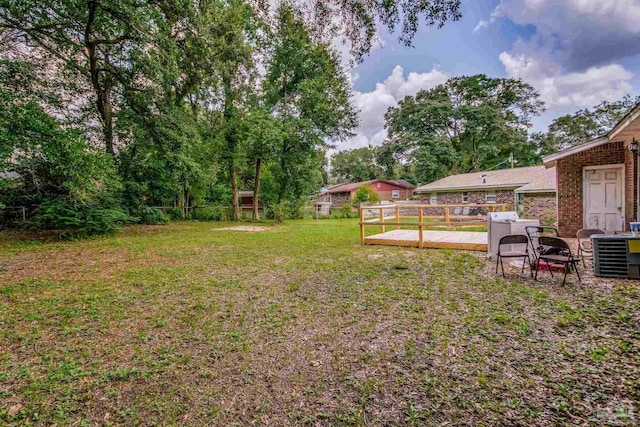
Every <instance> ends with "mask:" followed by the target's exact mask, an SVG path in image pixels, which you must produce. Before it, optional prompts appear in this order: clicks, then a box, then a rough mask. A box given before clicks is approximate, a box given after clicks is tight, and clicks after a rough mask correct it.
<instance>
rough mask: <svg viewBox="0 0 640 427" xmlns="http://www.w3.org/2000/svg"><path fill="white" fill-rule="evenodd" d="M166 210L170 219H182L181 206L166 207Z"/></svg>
mask: <svg viewBox="0 0 640 427" xmlns="http://www.w3.org/2000/svg"><path fill="white" fill-rule="evenodd" d="M166 211H167V216H168V217H169V219H170V220H171V221H182V220H183V219H184V218H183V217H182V213H183V211H182V208H167V209H166Z"/></svg>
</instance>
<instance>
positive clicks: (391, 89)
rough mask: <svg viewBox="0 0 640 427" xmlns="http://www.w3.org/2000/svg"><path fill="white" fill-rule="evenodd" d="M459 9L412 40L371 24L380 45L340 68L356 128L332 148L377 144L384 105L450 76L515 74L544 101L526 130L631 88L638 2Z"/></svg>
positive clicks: (635, 80)
mask: <svg viewBox="0 0 640 427" xmlns="http://www.w3.org/2000/svg"><path fill="white" fill-rule="evenodd" d="M462 14H463V17H462V19H461V20H459V21H456V22H448V23H447V24H446V25H445V27H444V28H442V29H437V28H428V27H422V28H420V30H419V31H418V33H417V34H416V36H415V38H414V39H413V46H412V47H405V46H404V45H403V44H402V43H400V42H399V41H398V34H395V35H394V34H389V33H388V32H387V31H386V30H385V29H381V31H380V34H379V37H380V41H381V43H380V46H378V47H376V48H374V49H373V50H372V51H371V53H370V54H369V55H368V56H367V57H365V58H364V61H362V62H361V63H360V64H358V65H357V66H355V67H353V68H352V69H350V74H351V79H352V84H353V102H354V104H355V106H356V108H357V109H358V110H359V118H360V126H359V127H358V129H357V131H356V136H355V137H353V138H350V139H349V140H346V141H341V142H339V143H338V144H337V148H338V149H339V150H347V149H352V148H358V147H365V146H368V145H374V146H376V145H380V144H382V142H383V141H384V140H385V138H386V131H385V130H384V113H385V112H386V111H387V109H388V108H389V107H392V106H395V105H397V103H398V101H399V100H401V99H403V98H404V97H405V96H407V95H415V94H416V93H417V92H418V91H419V90H422V89H427V90H428V89H431V88H433V87H435V86H437V85H439V84H442V83H444V82H446V81H447V79H448V78H449V77H454V76H461V75H472V74H480V73H484V74H487V75H488V76H491V77H512V78H522V79H523V80H524V81H525V82H527V83H529V84H530V85H532V86H533V87H534V88H535V89H536V90H537V91H538V92H539V93H540V96H541V99H542V100H543V101H544V102H545V104H546V112H545V113H544V114H543V115H541V116H540V117H537V118H536V119H535V120H534V124H533V129H532V130H536V131H537V130H540V131H544V130H546V128H547V126H548V124H549V123H550V122H551V121H552V120H553V119H554V118H555V117H558V116H561V115H564V114H568V113H573V112H575V111H576V110H578V109H580V108H588V107H592V106H594V105H596V104H598V103H600V102H602V101H605V100H606V101H616V100H618V99H620V98H622V97H623V96H624V95H625V94H632V95H636V94H638V93H640V74H639V73H637V72H636V70H638V66H639V65H640V0H462Z"/></svg>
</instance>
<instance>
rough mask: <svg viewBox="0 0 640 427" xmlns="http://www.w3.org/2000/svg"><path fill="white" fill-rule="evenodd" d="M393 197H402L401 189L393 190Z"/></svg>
mask: <svg viewBox="0 0 640 427" xmlns="http://www.w3.org/2000/svg"><path fill="white" fill-rule="evenodd" d="M391 198H392V199H399V198H400V190H391Z"/></svg>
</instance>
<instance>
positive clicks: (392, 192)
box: [318, 179, 416, 208]
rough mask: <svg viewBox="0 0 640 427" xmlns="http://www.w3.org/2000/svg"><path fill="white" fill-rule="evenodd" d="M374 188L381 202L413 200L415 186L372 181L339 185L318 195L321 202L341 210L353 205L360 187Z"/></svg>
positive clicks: (385, 180) (379, 180) (395, 182)
mask: <svg viewBox="0 0 640 427" xmlns="http://www.w3.org/2000/svg"><path fill="white" fill-rule="evenodd" d="M365 185H367V186H369V187H370V188H372V189H373V190H374V191H375V192H376V193H378V196H380V200H381V201H397V200H411V198H412V197H413V190H414V189H415V188H416V186H415V185H413V184H411V183H410V182H407V181H405V180H402V179H397V180H388V179H372V180H370V181H363V182H354V183H347V184H337V185H332V186H329V187H327V188H325V189H323V191H322V192H321V193H320V194H318V201H319V202H331V207H332V208H340V207H342V206H344V205H346V204H349V203H351V200H352V199H353V197H354V196H355V194H356V191H358V189H359V188H360V187H363V186H365Z"/></svg>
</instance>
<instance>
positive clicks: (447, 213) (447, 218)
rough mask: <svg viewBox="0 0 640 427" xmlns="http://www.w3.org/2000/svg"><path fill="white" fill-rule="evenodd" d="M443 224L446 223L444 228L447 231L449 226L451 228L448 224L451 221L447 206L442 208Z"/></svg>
mask: <svg viewBox="0 0 640 427" xmlns="http://www.w3.org/2000/svg"><path fill="white" fill-rule="evenodd" d="M444 222H446V223H447V225H446V227H447V230H449V229H450V226H451V224H450V222H451V219H450V218H449V207H448V206H447V207H446V208H444Z"/></svg>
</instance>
